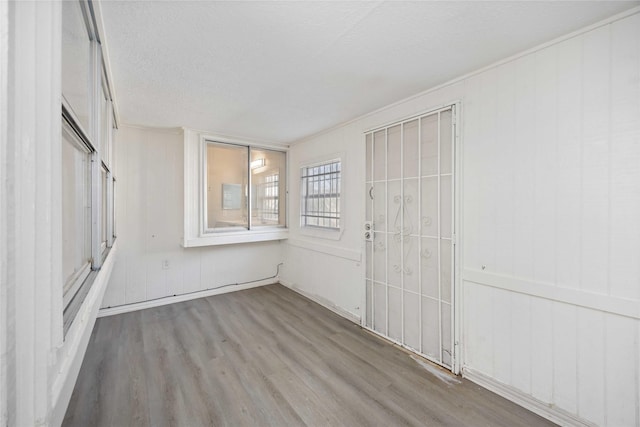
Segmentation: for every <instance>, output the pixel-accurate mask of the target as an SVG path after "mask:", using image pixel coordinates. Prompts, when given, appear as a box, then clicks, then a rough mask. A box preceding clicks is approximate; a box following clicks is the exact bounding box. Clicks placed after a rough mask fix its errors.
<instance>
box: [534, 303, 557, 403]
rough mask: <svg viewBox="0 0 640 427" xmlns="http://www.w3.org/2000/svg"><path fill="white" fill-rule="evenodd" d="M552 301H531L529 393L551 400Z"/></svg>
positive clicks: (543, 399) (537, 397)
mask: <svg viewBox="0 0 640 427" xmlns="http://www.w3.org/2000/svg"><path fill="white" fill-rule="evenodd" d="M552 304H553V303H552V302H551V301H549V300H544V299H541V298H534V299H533V300H532V301H531V395H532V396H533V397H535V398H536V399H539V400H541V401H543V402H552V401H553V373H554V368H555V367H554V365H553V350H554V348H553V311H552V308H553V307H552Z"/></svg>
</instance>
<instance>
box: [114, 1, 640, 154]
mask: <svg viewBox="0 0 640 427" xmlns="http://www.w3.org/2000/svg"><path fill="white" fill-rule="evenodd" d="M637 5H638V2H617V1H588V2H580V1H577V2H576V1H569V2H564V1H553V2H539V1H535V2H528V1H527V2H525V1H518V2H515V1H514V2H473V1H472V2H403V1H378V2H366V1H364V2H314V1H298V2H208V1H196V2H186V1H141V2H137V1H127V2H120V1H104V2H102V14H103V19H104V27H105V33H106V38H107V42H108V47H109V58H110V61H111V68H112V74H113V80H114V82H113V83H114V86H115V91H116V94H117V102H118V107H119V112H120V120H121V121H122V122H124V123H129V124H137V125H145V126H158V127H174V126H186V127H191V128H196V129H202V130H209V131H215V132H220V133H223V134H226V135H234V136H239V137H248V138H253V139H259V140H268V141H273V142H285V143H286V142H292V141H295V140H297V139H299V138H302V137H304V136H307V135H310V134H313V133H316V132H318V131H321V130H323V129H326V128H329V127H331V126H334V125H336V124H338V123H341V122H344V121H347V120H349V119H352V118H355V117H357V116H360V115H362V114H365V113H367V112H369V111H372V110H375V109H377V108H380V107H382V106H384V105H387V104H390V103H393V102H395V101H398V100H400V99H403V98H406V97H408V96H410V95H413V94H416V93H418V92H420V91H423V90H426V89H429V88H430V87H433V86H436V85H438V84H441V83H444V82H446V81H448V80H451V79H452V78H455V77H457V76H460V75H462V74H465V73H467V72H470V71H473V70H475V69H477V68H480V67H482V66H485V65H488V64H490V63H492V62H495V61H497V60H499V59H502V58H504V57H507V56H509V55H512V54H515V53H518V52H520V51H522V50H525V49H527V48H530V47H533V46H535V45H538V44H540V43H543V42H545V41H548V40H551V39H553V38H555V37H558V36H561V35H563V34H566V33H569V32H571V31H573V30H576V29H579V28H581V27H583V26H585V25H588V24H591V23H594V22H597V21H598V20H601V19H603V18H606V17H608V16H610V15H613V14H615V13H617V12H621V11H623V10H626V9H628V8H630V7H633V6H637Z"/></svg>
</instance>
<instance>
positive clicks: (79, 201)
mask: <svg viewBox="0 0 640 427" xmlns="http://www.w3.org/2000/svg"><path fill="white" fill-rule="evenodd" d="M90 156H91V155H90V153H89V150H88V149H87V148H86V147H85V146H84V145H83V144H82V143H81V142H80V140H79V138H78V137H77V136H76V135H75V134H74V133H73V131H72V130H71V129H70V128H69V127H68V125H66V122H63V131H62V212H63V215H62V274H63V280H64V293H65V294H67V293H69V292H72V291H74V290H75V284H77V282H78V280H77V279H78V278H79V276H81V275H82V274H83V272H84V271H85V270H86V269H87V268H88V266H89V262H90V259H91V158H90ZM65 299H67V298H66V295H65Z"/></svg>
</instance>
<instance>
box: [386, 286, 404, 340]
mask: <svg viewBox="0 0 640 427" xmlns="http://www.w3.org/2000/svg"><path fill="white" fill-rule="evenodd" d="M389 337H391V338H392V339H394V340H396V341H402V291H401V290H400V289H396V288H394V287H391V286H389Z"/></svg>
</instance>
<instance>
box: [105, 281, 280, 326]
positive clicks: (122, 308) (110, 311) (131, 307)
mask: <svg viewBox="0 0 640 427" xmlns="http://www.w3.org/2000/svg"><path fill="white" fill-rule="evenodd" d="M274 283H278V279H277V278H274V279H267V280H259V281H257V282H254V283H247V284H244V285H236V286H227V287H224V288H218V289H215V288H214V289H208V290H204V291H197V292H191V293H188V294H182V295H172V296H167V297H163V298H158V299H154V300H151V301H141V302H136V303H132V304H125V305H118V306H115V307H109V308H102V309H100V311H99V312H98V317H106V316H113V315H116V314H122V313H129V312H132V311H137V310H145V309H147V308H153V307H160V306H163V305H168V304H175V303H177V302H183V301H189V300H192V299H198V298H204V297H210V296H213V295H221V294H226V293H229V292H236V291H242V290H245V289H251V288H257V287H258V286H266V285H272V284H274Z"/></svg>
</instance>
